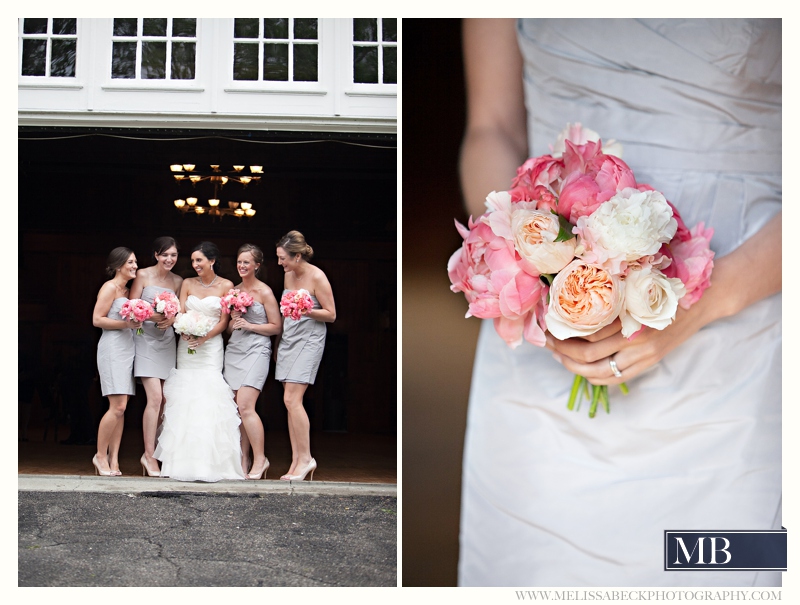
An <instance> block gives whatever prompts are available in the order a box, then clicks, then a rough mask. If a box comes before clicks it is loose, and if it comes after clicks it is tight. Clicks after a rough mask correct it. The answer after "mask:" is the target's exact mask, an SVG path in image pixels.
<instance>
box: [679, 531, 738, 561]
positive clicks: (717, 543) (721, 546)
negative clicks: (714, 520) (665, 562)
mask: <svg viewBox="0 0 800 605" xmlns="http://www.w3.org/2000/svg"><path fill="white" fill-rule="evenodd" d="M673 537H674V539H675V545H676V547H677V548H676V554H675V560H674V561H673V562H672V564H673V565H681V564H686V565H692V564H695V565H725V564H726V563H729V562H730V560H731V553H730V551H729V550H728V548H729V547H730V545H731V541H730V540H728V539H727V538H722V537H718V536H714V537H710V538H709V537H706V536H700V537H698V538H697V542H695V543H694V545H693V546H692V548H691V550H689V548H688V547H687V546H686V544H685V543H684V541H683V537H681V536H673ZM706 542H707V543H708V545H707V546H706ZM695 553H697V554H696V555H695ZM720 553H722V555H724V559H722V560H721V561H717V555H718V554H720ZM704 555H706V556H707V557H708V561H706V559H705V558H704Z"/></svg>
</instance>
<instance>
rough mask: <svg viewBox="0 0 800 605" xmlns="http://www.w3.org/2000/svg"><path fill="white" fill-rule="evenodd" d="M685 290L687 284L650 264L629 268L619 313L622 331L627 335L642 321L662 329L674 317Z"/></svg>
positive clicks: (637, 327)
mask: <svg viewBox="0 0 800 605" xmlns="http://www.w3.org/2000/svg"><path fill="white" fill-rule="evenodd" d="M684 294H686V288H685V287H684V285H683V282H682V281H681V280H680V279H678V278H677V277H672V278H670V277H667V276H665V275H664V274H663V273H661V271H658V270H656V269H653V268H651V267H644V268H641V269H632V270H630V271H629V272H628V276H627V277H626V278H625V296H624V299H625V302H624V306H623V311H622V313H621V314H620V319H621V321H622V335H623V336H624V337H626V338H627V337H629V336H630V335H631V334H633V333H634V332H636V331H637V330H639V328H641V327H642V325H645V326H649V327H651V328H655V329H656V330H663V329H664V328H666V327H667V326H668V325H670V324H671V323H672V320H673V319H675V313H676V311H677V310H678V301H679V300H680V299H681V297H683V295H684Z"/></svg>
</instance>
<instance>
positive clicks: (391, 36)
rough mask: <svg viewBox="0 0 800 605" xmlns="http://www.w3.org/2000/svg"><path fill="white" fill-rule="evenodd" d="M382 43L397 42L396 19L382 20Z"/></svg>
mask: <svg viewBox="0 0 800 605" xmlns="http://www.w3.org/2000/svg"><path fill="white" fill-rule="evenodd" d="M381 40H383V41H384V42H397V19H384V20H383V37H382V38H381Z"/></svg>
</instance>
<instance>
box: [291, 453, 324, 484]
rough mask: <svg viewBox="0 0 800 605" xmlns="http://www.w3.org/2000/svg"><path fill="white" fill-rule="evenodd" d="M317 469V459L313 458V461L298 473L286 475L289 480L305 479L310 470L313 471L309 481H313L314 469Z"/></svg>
mask: <svg viewBox="0 0 800 605" xmlns="http://www.w3.org/2000/svg"><path fill="white" fill-rule="evenodd" d="M316 469H317V461H316V460H314V459H313V458H312V459H311V462H309V463H308V466H306V467H305V468H304V469H302V470H301V471H300V472H299V473H298V474H296V475H286V477H287V478H288V479H289V481H302V480H303V479H305V478H306V475H307V474H308V473H309V472H310V473H311V477H310V478H309V481H313V480H314V471H315V470H316Z"/></svg>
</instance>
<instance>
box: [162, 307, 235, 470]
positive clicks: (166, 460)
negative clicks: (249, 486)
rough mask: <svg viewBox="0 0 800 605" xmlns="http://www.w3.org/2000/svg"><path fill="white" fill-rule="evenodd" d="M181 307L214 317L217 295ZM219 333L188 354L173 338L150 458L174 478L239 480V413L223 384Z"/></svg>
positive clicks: (182, 345)
mask: <svg viewBox="0 0 800 605" xmlns="http://www.w3.org/2000/svg"><path fill="white" fill-rule="evenodd" d="M186 310H187V311H189V310H195V311H199V312H201V313H203V314H205V315H208V316H209V317H213V318H214V319H217V320H218V319H219V316H220V312H221V308H220V298H219V297H218V296H207V297H206V298H202V299H201V298H197V297H196V296H194V295H190V296H189V297H188V298H187V299H186ZM223 353H224V351H223V343H222V335H220V334H218V335H216V336H214V337H212V338H210V339H209V340H207V341H206V342H204V343H203V344H202V345H200V346H199V347H197V349H196V353H195V354H193V355H190V354H189V348H188V346H187V344H186V341H185V340H178V363H177V365H178V367H177V368H175V369H173V370H172V371H171V372H170V375H169V377H168V378H167V380H166V381H165V382H164V397H165V398H166V404H165V406H164V418H163V421H162V424H161V431H160V433H159V436H158V444H157V446H156V451H155V457H156V458H157V459H158V460H161V475H162V476H166V477H169V478H170V479H177V480H179V481H219V480H221V479H244V478H245V477H244V472H243V471H242V461H241V458H242V448H241V441H240V439H241V435H240V432H239V425H240V424H241V419H240V417H239V412H238V408H237V406H236V402H235V401H234V399H233V391H231V389H230V387H229V386H228V383H227V382H225V380H224V378H223V377H222V363H223Z"/></svg>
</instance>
